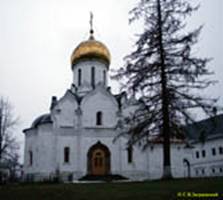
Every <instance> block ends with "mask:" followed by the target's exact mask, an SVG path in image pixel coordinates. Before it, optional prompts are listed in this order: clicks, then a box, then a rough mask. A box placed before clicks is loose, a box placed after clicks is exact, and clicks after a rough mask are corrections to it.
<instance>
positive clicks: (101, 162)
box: [91, 149, 106, 175]
mask: <svg viewBox="0 0 223 200" xmlns="http://www.w3.org/2000/svg"><path fill="white" fill-rule="evenodd" d="M105 159H106V157H105V152H104V151H103V150H102V149H95V150H94V151H93V154H92V159H91V166H92V175H105V173H106V162H105Z"/></svg>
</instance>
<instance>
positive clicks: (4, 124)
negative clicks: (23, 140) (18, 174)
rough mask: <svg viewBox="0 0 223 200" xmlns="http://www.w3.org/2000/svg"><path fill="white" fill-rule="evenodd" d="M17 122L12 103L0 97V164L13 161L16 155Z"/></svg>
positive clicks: (17, 147)
mask: <svg viewBox="0 0 223 200" xmlns="http://www.w3.org/2000/svg"><path fill="white" fill-rule="evenodd" d="M17 124H18V117H16V116H15V114H14V112H13V107H12V105H11V104H10V103H9V101H8V99H6V98H3V97H0V164H1V163H5V162H8V161H14V160H15V157H18V154H17V151H18V149H19V145H18V142H17V140H16V135H15V133H14V132H15V127H16V125H17ZM0 181H1V171H0Z"/></svg>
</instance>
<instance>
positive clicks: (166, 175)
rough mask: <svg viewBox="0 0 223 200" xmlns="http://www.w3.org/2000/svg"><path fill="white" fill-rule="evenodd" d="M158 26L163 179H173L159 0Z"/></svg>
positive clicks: (158, 0)
mask: <svg viewBox="0 0 223 200" xmlns="http://www.w3.org/2000/svg"><path fill="white" fill-rule="evenodd" d="M157 12H158V26H159V30H158V31H159V32H158V34H159V47H160V48H159V54H160V61H161V98H162V115H163V119H162V120H163V129H162V136H163V177H162V178H163V179H171V178H172V174H171V157H170V123H169V97H168V90H167V77H166V70H165V58H164V49H163V36H162V13H161V5H160V0H157Z"/></svg>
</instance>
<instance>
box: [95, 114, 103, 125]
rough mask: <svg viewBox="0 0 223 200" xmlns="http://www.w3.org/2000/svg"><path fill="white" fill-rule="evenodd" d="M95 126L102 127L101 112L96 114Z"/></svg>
mask: <svg viewBox="0 0 223 200" xmlns="http://www.w3.org/2000/svg"><path fill="white" fill-rule="evenodd" d="M96 125H102V112H101V111H99V112H97V114H96Z"/></svg>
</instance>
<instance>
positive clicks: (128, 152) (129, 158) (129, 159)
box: [127, 146, 133, 163]
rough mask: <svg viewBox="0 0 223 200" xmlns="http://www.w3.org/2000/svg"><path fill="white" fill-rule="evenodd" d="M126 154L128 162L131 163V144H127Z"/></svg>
mask: <svg viewBox="0 0 223 200" xmlns="http://www.w3.org/2000/svg"><path fill="white" fill-rule="evenodd" d="M127 156H128V163H132V158H133V149H132V146H129V147H128V148H127Z"/></svg>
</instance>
